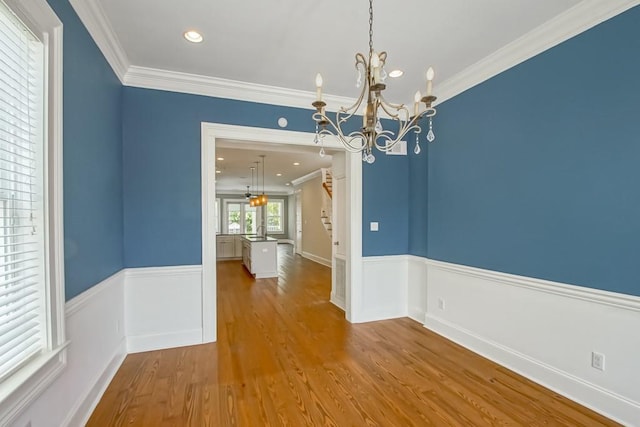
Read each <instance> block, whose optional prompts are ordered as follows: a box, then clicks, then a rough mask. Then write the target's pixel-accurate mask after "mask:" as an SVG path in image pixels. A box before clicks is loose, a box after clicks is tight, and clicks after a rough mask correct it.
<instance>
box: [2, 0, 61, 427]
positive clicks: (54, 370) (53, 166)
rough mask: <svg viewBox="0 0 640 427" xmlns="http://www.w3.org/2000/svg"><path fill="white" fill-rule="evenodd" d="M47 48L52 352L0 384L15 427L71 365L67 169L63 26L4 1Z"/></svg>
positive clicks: (44, 6)
mask: <svg viewBox="0 0 640 427" xmlns="http://www.w3.org/2000/svg"><path fill="white" fill-rule="evenodd" d="M4 3H5V4H6V5H7V6H8V7H9V9H10V10H11V11H12V12H13V13H15V15H16V16H17V17H18V18H19V19H20V20H21V21H22V22H23V23H24V24H25V25H26V26H27V27H28V28H29V29H30V30H31V31H32V32H33V33H34V34H35V35H36V36H37V37H38V38H39V39H40V40H41V41H42V43H43V47H44V69H45V72H44V84H45V90H44V115H43V118H44V120H43V134H44V147H43V149H44V154H45V156H44V170H43V173H44V200H43V202H44V208H45V212H46V214H47V216H46V220H45V224H44V228H45V231H44V241H45V252H46V253H45V257H44V258H45V259H44V262H45V276H46V277H45V288H46V290H45V299H46V310H47V315H46V317H47V348H46V350H45V351H44V352H42V354H40V355H39V356H37V357H35V358H34V359H32V360H31V361H29V362H28V363H26V364H25V365H24V366H23V367H21V368H20V369H19V370H17V371H16V372H15V373H14V374H12V375H11V376H9V377H8V378H6V379H5V380H3V381H2V382H0V425H7V424H11V423H12V422H13V421H15V420H16V418H17V417H18V416H20V415H21V413H22V412H23V411H24V410H25V409H26V408H28V407H29V406H30V405H31V404H32V403H33V402H34V401H35V400H36V399H37V398H38V397H39V396H40V394H41V393H42V392H43V391H44V390H46V389H47V387H48V386H49V385H50V384H51V383H52V382H53V381H54V380H55V379H56V378H57V377H58V376H59V375H60V374H61V373H62V372H63V370H64V368H65V366H66V363H67V345H68V342H67V341H66V337H65V312H64V308H65V295H64V227H63V224H64V219H63V213H64V212H63V193H62V192H63V169H62V165H63V163H62V114H63V110H62V106H63V105H62V94H63V92H62V68H63V64H62V50H63V25H62V22H61V21H60V19H59V18H58V17H57V16H56V14H55V12H54V11H53V9H51V7H50V6H49V4H48V3H47V2H46V0H4Z"/></svg>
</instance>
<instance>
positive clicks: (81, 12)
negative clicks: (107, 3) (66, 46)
mask: <svg viewBox="0 0 640 427" xmlns="http://www.w3.org/2000/svg"><path fill="white" fill-rule="evenodd" d="M69 3H71V6H72V7H73V9H74V10H75V12H76V14H77V15H78V17H79V18H80V20H81V21H82V23H83V24H84V26H85V27H86V28H87V31H89V34H91V37H92V38H93V40H94V41H95V43H96V45H98V48H99V49H100V51H101V52H102V55H103V56H104V57H105V59H106V60H107V62H108V63H109V65H110V66H111V68H112V69H113V72H114V73H115V75H116V76H117V77H118V79H119V80H120V82H124V78H125V74H126V73H127V70H128V69H130V68H131V65H130V63H129V59H128V58H127V54H126V51H125V49H124V48H123V47H122V44H120V40H119V39H118V36H117V34H116V32H115V31H114V30H113V27H112V26H111V22H110V21H109V19H108V18H107V16H106V15H105V13H104V10H103V9H102V6H100V2H99V1H97V0H69Z"/></svg>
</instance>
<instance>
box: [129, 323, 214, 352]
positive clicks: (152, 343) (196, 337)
mask: <svg viewBox="0 0 640 427" xmlns="http://www.w3.org/2000/svg"><path fill="white" fill-rule="evenodd" d="M197 344H203V342H202V329H191V330H186V331H178V332H167V333H164V334H151V335H138V336H133V337H127V351H128V352H129V353H130V354H131V353H141V352H145V351H153V350H162V349H166V348H176V347H186V346H190V345H197Z"/></svg>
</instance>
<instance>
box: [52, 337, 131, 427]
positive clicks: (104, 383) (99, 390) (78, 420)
mask: <svg viewBox="0 0 640 427" xmlns="http://www.w3.org/2000/svg"><path fill="white" fill-rule="evenodd" d="M126 357H127V348H126V340H125V339H124V338H123V339H122V341H121V342H120V345H118V348H117V350H116V352H115V354H114V355H113V357H112V358H111V361H110V362H109V364H108V365H107V366H106V368H105V369H104V371H103V372H102V374H101V375H100V376H99V377H98V378H97V379H96V381H94V383H93V384H94V385H93V387H91V389H90V390H89V392H88V393H87V394H86V395H85V396H84V397H82V398H80V399H79V400H78V401H77V403H76V405H75V406H74V407H73V409H72V410H71V411H70V412H69V415H68V417H67V419H65V421H64V422H63V424H62V425H63V426H83V425H85V424H86V423H87V421H89V418H90V417H91V414H92V413H93V411H94V410H95V409H96V406H98V403H99V402H100V399H102V396H103V395H104V392H105V391H106V390H107V387H108V386H109V384H110V383H111V380H113V377H114V376H115V375H116V373H117V372H118V369H120V366H122V362H124V359H125V358H126Z"/></svg>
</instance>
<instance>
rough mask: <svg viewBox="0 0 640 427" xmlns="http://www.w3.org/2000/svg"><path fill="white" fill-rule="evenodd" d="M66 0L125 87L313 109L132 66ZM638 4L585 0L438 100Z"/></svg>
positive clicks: (90, 4) (270, 89)
mask: <svg viewBox="0 0 640 427" xmlns="http://www.w3.org/2000/svg"><path fill="white" fill-rule="evenodd" d="M69 1H70V3H71V5H72V6H73V9H74V10H75V11H76V13H77V14H78V16H79V17H80V19H81V20H82V22H83V24H84V25H85V26H86V27H87V30H88V31H89V33H90V34H91V36H92V37H93V39H94V40H95V42H96V44H97V45H98V47H99V48H100V50H101V51H102V53H103V55H104V56H105V58H106V59H107V61H108V62H109V64H110V65H111V68H113V70H114V72H115V73H116V75H117V76H118V78H119V79H120V81H121V82H122V83H123V84H124V85H125V86H132V87H140V88H145V89H157V90H166V91H170V92H180V93H188V94H193V95H204V96H212V97H217V98H227V99H236V100H241V101H249V102H256V103H261V104H271V105H282V106H286V107H294V108H304V109H308V110H310V109H311V102H312V101H313V100H314V98H315V92H311V91H302V90H297V89H287V88H281V87H274V86H267V85H261V84H256V83H247V82H242V81H238V80H229V79H222V78H217V77H208V76H203V75H197V74H189V73H182V72H177V71H168V70H160V69H154V68H147V67H140V66H136V65H131V64H130V62H129V59H128V58H127V55H126V53H125V50H124V49H123V47H122V45H121V44H120V42H119V40H118V37H117V36H116V34H115V32H114V30H113V27H112V26H111V24H110V22H109V20H108V19H107V17H106V15H105V14H104V11H103V10H102V7H101V6H100V4H99V2H98V1H97V0H69ZM639 4H640V0H616V1H611V0H583V1H581V2H580V3H578V4H577V5H575V6H574V7H572V8H570V9H568V10H567V11H565V12H564V13H562V14H560V15H558V16H556V17H554V18H552V19H551V20H549V21H547V22H545V23H544V24H542V25H540V26H539V27H537V28H535V29H533V30H532V31H530V32H529V33H527V34H525V35H523V36H522V37H520V38H518V39H516V40H515V41H513V42H511V43H509V44H508V45H506V46H504V47H502V48H500V49H498V50H497V51H495V52H494V53H492V54H491V55H489V56H487V57H485V58H483V59H481V60H480V61H478V62H476V63H475V64H473V65H471V66H469V67H467V68H466V69H464V70H463V71H461V72H459V73H458V74H456V75H454V76H452V77H450V78H448V79H447V80H445V81H444V82H442V83H441V84H439V85H438V101H437V103H442V102H444V101H446V100H448V99H451V98H453V97H454V96H456V95H458V94H460V93H462V92H464V91H466V90H468V89H470V88H472V87H474V86H476V85H478V84H480V83H482V82H484V81H486V80H488V79H490V78H492V77H494V76H496V75H498V74H500V73H502V72H504V71H506V70H508V69H509V68H512V67H514V66H516V65H518V64H520V63H522V62H524V61H526V60H527V59H530V58H532V57H534V56H536V55H538V54H540V53H542V52H544V51H545V50H547V49H550V48H552V47H554V46H556V45H558V44H560V43H562V42H564V41H566V40H568V39H570V38H571V37H574V36H576V35H578V34H580V33H582V32H584V31H586V30H588V29H590V28H592V27H594V26H596V25H598V24H600V23H602V22H604V21H606V20H607V19H610V18H612V17H614V16H616V15H618V14H620V13H622V12H624V11H626V10H628V9H631V8H632V7H634V6H637V5H639ZM323 99H324V101H325V102H326V103H327V110H328V111H337V110H338V109H339V108H340V106H343V105H352V104H353V103H354V102H355V99H354V98H349V97H343V96H336V95H324V98H323Z"/></svg>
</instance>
